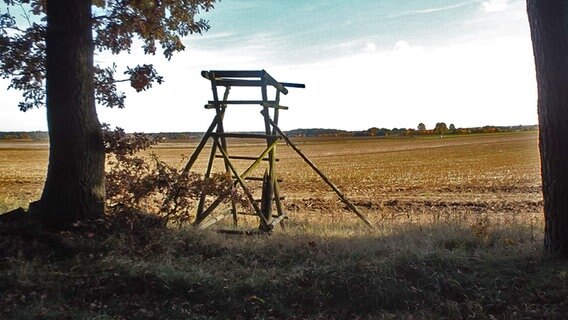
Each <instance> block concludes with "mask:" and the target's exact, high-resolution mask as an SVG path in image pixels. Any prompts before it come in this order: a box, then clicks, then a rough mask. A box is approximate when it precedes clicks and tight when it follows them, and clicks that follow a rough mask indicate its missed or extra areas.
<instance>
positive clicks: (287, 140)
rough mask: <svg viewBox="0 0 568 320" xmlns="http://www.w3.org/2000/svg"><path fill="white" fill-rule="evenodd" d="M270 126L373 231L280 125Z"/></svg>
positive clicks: (271, 122) (367, 222)
mask: <svg viewBox="0 0 568 320" xmlns="http://www.w3.org/2000/svg"><path fill="white" fill-rule="evenodd" d="M263 112H264V111H263ZM270 124H271V125H272V127H273V128H274V129H275V130H276V131H277V132H278V134H280V135H281V136H282V138H283V139H284V140H285V141H286V143H287V144H288V145H289V146H290V147H291V148H292V149H293V150H294V151H296V153H297V154H298V155H299V156H300V157H301V158H302V159H303V160H304V161H305V162H306V163H307V164H308V165H309V166H310V167H311V168H312V169H313V170H314V171H315V172H316V173H317V174H318V175H319V176H320V178H321V179H322V180H323V181H324V182H325V183H327V185H328V186H330V187H331V189H332V190H333V191H334V192H335V193H336V194H337V196H338V197H339V199H341V201H343V203H345V204H346V205H347V207H349V209H351V211H353V212H354V213H355V214H356V215H357V216H358V217H359V218H360V219H361V220H363V222H365V224H366V225H367V226H369V228H371V229H373V224H371V222H370V221H369V220H368V219H367V217H365V216H364V215H363V214H362V213H361V212H360V211H359V209H357V207H355V205H353V203H351V201H349V199H347V198H346V197H345V195H343V193H342V192H341V191H340V190H339V189H338V188H337V186H335V184H334V183H333V182H331V180H329V178H328V177H326V175H325V174H324V173H323V172H321V170H320V169H318V167H316V165H315V164H314V163H313V162H312V161H311V160H310V159H308V157H306V155H304V153H303V152H302V151H301V150H300V149H299V148H298V147H296V145H295V144H294V143H293V142H292V140H290V138H288V137H287V136H286V135H285V134H284V132H282V130H280V128H279V127H278V125H276V123H274V121H272V120H270Z"/></svg>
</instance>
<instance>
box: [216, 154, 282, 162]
mask: <svg viewBox="0 0 568 320" xmlns="http://www.w3.org/2000/svg"><path fill="white" fill-rule="evenodd" d="M215 158H223V156H222V155H216V156H215ZM229 159H231V160H256V159H258V157H247V156H229ZM269 160H270V159H268V158H262V161H269ZM274 161H280V159H275V160H274Z"/></svg>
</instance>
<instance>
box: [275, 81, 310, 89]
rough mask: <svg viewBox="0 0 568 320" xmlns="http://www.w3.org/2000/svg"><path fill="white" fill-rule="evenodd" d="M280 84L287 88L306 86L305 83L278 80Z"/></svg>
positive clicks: (303, 87)
mask: <svg viewBox="0 0 568 320" xmlns="http://www.w3.org/2000/svg"><path fill="white" fill-rule="evenodd" d="M280 84H281V85H283V86H285V87H288V88H301V89H305V88H306V85H305V84H303V83H292V82H280Z"/></svg>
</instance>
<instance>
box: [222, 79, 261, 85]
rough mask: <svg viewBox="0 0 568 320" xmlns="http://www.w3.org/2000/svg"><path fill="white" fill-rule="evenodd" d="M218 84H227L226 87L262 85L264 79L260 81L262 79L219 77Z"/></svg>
mask: <svg viewBox="0 0 568 320" xmlns="http://www.w3.org/2000/svg"><path fill="white" fill-rule="evenodd" d="M217 85H218V86H225V87H260V86H261V85H262V81H260V80H244V79H231V78H219V79H217Z"/></svg>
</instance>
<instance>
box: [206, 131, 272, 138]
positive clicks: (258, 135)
mask: <svg viewBox="0 0 568 320" xmlns="http://www.w3.org/2000/svg"><path fill="white" fill-rule="evenodd" d="M211 135H212V136H213V137H215V138H217V137H225V138H243V139H281V138H280V136H273V135H266V134H261V133H237V132H234V133H233V132H225V133H217V132H213V133H211Z"/></svg>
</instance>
